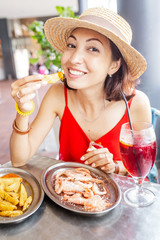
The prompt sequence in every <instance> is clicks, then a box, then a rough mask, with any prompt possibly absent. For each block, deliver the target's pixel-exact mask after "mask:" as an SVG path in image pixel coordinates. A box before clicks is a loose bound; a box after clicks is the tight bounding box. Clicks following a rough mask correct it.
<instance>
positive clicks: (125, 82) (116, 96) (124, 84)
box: [104, 39, 139, 101]
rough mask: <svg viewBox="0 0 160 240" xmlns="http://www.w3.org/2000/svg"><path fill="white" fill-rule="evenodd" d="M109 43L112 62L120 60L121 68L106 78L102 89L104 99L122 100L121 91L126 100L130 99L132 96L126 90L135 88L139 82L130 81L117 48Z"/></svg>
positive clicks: (126, 68) (124, 63) (125, 65)
mask: <svg viewBox="0 0 160 240" xmlns="http://www.w3.org/2000/svg"><path fill="white" fill-rule="evenodd" d="M109 41H110V47H111V51H112V60H113V61H118V60H119V59H121V66H120V68H119V69H118V71H117V72H115V73H114V74H113V75H112V76H111V77H110V76H109V75H108V76H107V77H106V80H105V82H104V89H105V92H106V99H107V100H109V101H111V100H114V101H119V100H121V99H123V96H122V94H121V89H122V91H123V92H124V95H125V96H126V98H127V100H129V99H131V98H132V97H133V96H134V94H131V95H130V94H128V93H127V92H128V88H129V89H131V88H133V87H135V85H137V84H138V83H139V80H135V81H133V80H131V78H130V74H129V72H128V67H127V64H126V62H125V60H124V58H123V56H122V54H121V52H120V51H119V49H118V48H117V46H116V45H115V44H114V43H113V42H112V41H111V40H110V39H109Z"/></svg>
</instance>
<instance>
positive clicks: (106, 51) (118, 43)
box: [10, 8, 151, 174]
mask: <svg viewBox="0 0 160 240" xmlns="http://www.w3.org/2000/svg"><path fill="white" fill-rule="evenodd" d="M45 34H46V36H47V38H48V40H49V42H50V43H51V45H52V46H53V47H54V48H55V49H57V51H59V52H62V53H63V56H62V68H63V70H64V74H65V79H64V83H62V82H58V83H56V84H54V85H52V86H51V88H50V89H49V90H48V92H47V93H46V95H45V97H44V99H43V101H42V104H41V107H40V109H39V112H38V115H37V116H36V118H35V120H34V121H33V123H32V124H31V126H30V127H29V123H28V121H29V117H28V115H29V114H30V113H31V112H32V111H33V107H32V102H31V99H32V98H33V97H34V91H35V90H36V89H38V88H39V87H41V85H43V82H42V81H41V79H42V76H40V75H34V76H28V77H25V78H23V79H20V80H18V81H16V82H14V83H13V84H12V97H13V98H14V99H15V101H16V102H17V109H18V112H19V113H17V116H16V119H15V121H14V124H13V128H14V129H13V132H12V136H11V140H10V149H11V160H12V163H13V165H14V166H21V165H24V164H25V163H26V162H27V160H28V159H29V158H31V157H32V156H33V155H34V154H35V152H36V150H37V149H38V147H39V146H40V144H41V143H42V141H43V140H44V138H45V137H46V135H47V134H48V132H49V131H50V129H51V128H52V126H53V123H54V120H55V118H56V117H57V116H58V117H59V118H60V120H61V127H60V150H59V159H60V160H63V161H75V162H81V163H84V164H87V165H91V166H92V167H98V168H100V169H102V170H103V171H105V172H107V173H113V172H115V173H120V174H126V170H125V168H124V166H123V163H122V162H121V158H120V151H119V133H120V128H121V125H122V124H123V123H124V122H127V121H128V115H127V111H126V106H125V102H124V99H123V96H122V91H123V92H124V94H125V96H126V98H127V99H128V106H129V108H130V115H131V120H132V121H147V122H151V110H150V103H149V100H148V98H147V96H146V95H145V94H144V93H143V92H141V91H138V90H135V83H136V79H138V78H139V77H140V76H141V75H142V73H143V72H144V71H145V69H146V61H145V59H144V58H143V56H142V55H141V54H140V53H139V52H137V51H136V50H135V49H134V48H133V47H131V45H130V42H131V36H132V32H131V29H130V26H129V24H128V23H127V22H126V21H125V20H124V19H123V18H121V17H120V16H119V15H117V14H116V13H113V12H111V11H110V10H108V9H104V8H94V9H88V10H86V11H85V12H84V13H83V14H82V15H81V16H80V17H79V19H72V18H53V19H49V20H48V21H47V22H46V24H45ZM17 93H18V94H17ZM26 112H27V113H26ZM23 113H24V114H23ZM25 113H26V114H25ZM24 115H27V116H24Z"/></svg>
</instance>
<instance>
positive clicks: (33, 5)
mask: <svg viewBox="0 0 160 240" xmlns="http://www.w3.org/2000/svg"><path fill="white" fill-rule="evenodd" d="M56 6H64V7H67V6H71V7H72V10H73V11H74V12H77V11H78V0H0V18H8V19H14V18H30V17H43V16H52V15H57V12H56Z"/></svg>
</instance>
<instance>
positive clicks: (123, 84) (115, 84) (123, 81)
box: [64, 39, 139, 101]
mask: <svg viewBox="0 0 160 240" xmlns="http://www.w3.org/2000/svg"><path fill="white" fill-rule="evenodd" d="M109 41H110V47H111V51H112V60H113V61H117V60H119V59H121V66H120V68H119V69H118V71H117V72H115V73H114V74H113V75H112V76H109V75H107V77H106V79H105V82H104V91H105V93H106V99H107V100H109V101H111V100H114V101H119V100H122V99H123V96H122V94H121V89H122V90H123V92H124V94H125V96H126V99H127V100H129V99H131V98H132V97H133V96H134V94H131V95H129V94H128V89H131V88H134V87H135V86H136V85H137V84H138V83H139V79H138V80H137V79H136V80H134V81H133V80H131V79H130V74H129V72H128V67H127V64H126V62H125V61H124V58H123V56H122V54H121V52H120V51H119V49H118V48H117V46H116V45H115V44H114V43H113V42H112V41H111V40H110V39H109ZM64 86H65V87H66V88H68V89H72V90H74V89H73V88H70V87H69V86H68V84H67V80H66V78H64Z"/></svg>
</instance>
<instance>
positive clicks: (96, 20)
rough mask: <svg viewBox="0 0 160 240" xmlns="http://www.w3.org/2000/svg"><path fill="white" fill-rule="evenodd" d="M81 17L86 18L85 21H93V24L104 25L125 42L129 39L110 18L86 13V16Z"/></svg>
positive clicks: (81, 18)
mask: <svg viewBox="0 0 160 240" xmlns="http://www.w3.org/2000/svg"><path fill="white" fill-rule="evenodd" d="M79 19H80V20H84V21H88V22H90V23H93V24H97V25H99V26H100V27H104V28H106V29H107V30H109V31H110V32H112V33H114V34H116V35H117V36H119V37H120V38H121V39H122V40H124V41H125V42H126V41H127V39H126V38H125V36H124V35H123V34H122V33H121V31H120V30H119V29H117V28H116V27H115V26H114V25H113V24H112V23H110V22H109V21H108V20H106V19H104V18H101V17H98V16H94V15H85V16H81V17H79ZM127 42H128V41H127Z"/></svg>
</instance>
